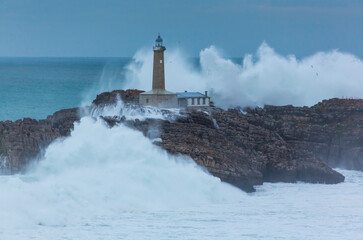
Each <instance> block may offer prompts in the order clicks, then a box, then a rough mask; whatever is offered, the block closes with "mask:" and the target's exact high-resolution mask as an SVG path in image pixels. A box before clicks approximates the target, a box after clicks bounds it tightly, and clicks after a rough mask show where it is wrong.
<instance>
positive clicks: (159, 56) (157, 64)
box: [153, 34, 166, 91]
mask: <svg viewBox="0 0 363 240" xmlns="http://www.w3.org/2000/svg"><path fill="white" fill-rule="evenodd" d="M153 50H154V67H153V90H155V91H165V72H164V51H165V50H166V48H165V47H164V46H163V39H162V38H161V37H160V34H159V35H158V37H157V39H156V40H155V46H154V47H153Z"/></svg>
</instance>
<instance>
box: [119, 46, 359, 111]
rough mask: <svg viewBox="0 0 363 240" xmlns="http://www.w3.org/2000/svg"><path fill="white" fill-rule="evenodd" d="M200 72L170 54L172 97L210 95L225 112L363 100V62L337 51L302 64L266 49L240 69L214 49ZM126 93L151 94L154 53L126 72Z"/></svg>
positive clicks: (143, 54)
mask: <svg viewBox="0 0 363 240" xmlns="http://www.w3.org/2000/svg"><path fill="white" fill-rule="evenodd" d="M199 57H200V59H199V61H200V69H196V68H195V66H193V64H192V61H191V60H190V59H189V58H186V57H185V56H184V55H183V53H182V51H181V50H180V49H176V50H168V51H167V52H166V53H165V78H166V87H167V89H168V90H170V91H184V90H188V91H201V92H203V91H204V90H208V91H209V93H210V96H211V97H212V100H213V101H214V102H215V103H216V104H217V105H218V106H221V107H226V108H227V107H231V106H241V107H245V106H256V105H257V106H263V105H265V104H272V105H287V104H293V105H296V106H305V105H307V106H311V105H313V104H316V103H317V102H319V101H321V100H323V99H328V98H334V97H348V98H349V97H350V98H355V97H363V95H362V94H363V82H362V81H361V76H362V75H363V61H362V60H361V59H359V58H358V57H356V56H354V55H352V54H349V53H343V52H340V51H338V50H332V51H328V52H318V53H315V54H313V55H311V56H309V57H305V58H303V59H297V58H296V57H295V56H294V55H288V56H282V55H280V54H278V53H277V52H275V51H274V49H272V48H271V47H270V46H268V45H267V44H266V43H263V44H262V45H261V46H260V47H259V48H258V50H257V52H256V54H254V55H252V54H246V55H245V56H244V59H243V61H242V62H241V63H240V64H237V63H234V62H232V61H231V60H229V59H228V58H225V57H223V56H222V54H221V53H220V51H219V50H218V49H217V48H216V47H214V46H211V47H208V48H205V49H203V50H202V51H201V52H200V55H199ZM126 70H127V71H126V73H125V77H126V80H127V81H126V83H127V88H139V89H143V90H147V89H150V88H151V80H150V73H151V72H152V52H151V51H145V50H141V51H139V52H137V53H136V54H135V56H134V59H133V62H132V63H131V64H129V66H127V67H126Z"/></svg>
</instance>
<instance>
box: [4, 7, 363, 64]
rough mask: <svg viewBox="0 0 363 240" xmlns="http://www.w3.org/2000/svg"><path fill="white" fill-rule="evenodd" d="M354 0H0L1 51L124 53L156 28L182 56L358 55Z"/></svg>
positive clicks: (362, 50)
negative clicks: (260, 51)
mask: <svg viewBox="0 0 363 240" xmlns="http://www.w3.org/2000/svg"><path fill="white" fill-rule="evenodd" d="M362 25H363V1H361V0H270V1H267V0H261V1H259V0H249V1H247V0H220V1H219V0H200V1H198V0H183V1H181V0H180V1H176V0H153V1H151V0H128V1H126V0H125V1H122V0H0V57H7V56H11V57H20V56H21V57H130V56H133V55H134V54H135V52H136V51H137V50H138V49H140V48H146V47H151V46H152V45H153V43H154V40H155V38H156V36H157V34H158V32H160V33H161V36H162V37H163V39H164V44H165V45H166V47H167V49H168V48H176V47H179V48H181V49H183V51H184V52H185V53H186V54H187V55H188V56H198V55H199V52H200V51H201V50H202V49H204V48H207V47H209V46H211V45H214V46H216V47H217V48H219V49H222V50H223V54H224V55H225V56H228V57H242V56H243V55H245V54H246V53H254V52H255V51H256V49H257V48H258V47H259V46H260V45H261V43H263V42H266V43H267V44H269V45H270V46H271V47H273V48H274V49H275V50H276V51H278V52H279V53H281V54H284V55H285V54H294V55H296V56H297V57H305V56H309V55H312V54H314V53H316V52H318V51H329V50H333V49H338V50H340V51H342V52H349V53H352V54H354V55H356V56H358V57H360V58H363V44H362V42H363V27H362Z"/></svg>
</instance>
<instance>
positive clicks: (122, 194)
mask: <svg viewBox="0 0 363 240" xmlns="http://www.w3.org/2000/svg"><path fill="white" fill-rule="evenodd" d="M0 192H1V193H4V194H2V195H1V196H0V222H1V224H0V230H1V229H2V228H3V229H4V228H5V229H6V228H8V227H19V226H22V227H31V226H34V225H42V226H44V225H47V226H48V225H51V226H63V225H82V224H87V223H89V222H92V221H94V220H95V219H97V218H99V217H102V218H116V217H118V216H119V215H121V214H122V213H124V212H125V211H153V210H166V209H169V210H171V209H178V208H184V207H189V206H198V205H202V204H211V203H228V202H230V203H231V202H235V203H236V202H238V201H240V200H241V199H242V197H243V196H244V195H245V194H244V193H242V192H241V191H240V190H238V189H236V188H234V187H232V186H230V185H228V184H225V183H222V182H221V181H220V180H219V179H218V178H215V177H213V176H211V175H210V174H208V173H207V172H206V171H205V170H203V169H201V168H200V167H199V166H197V165H196V164H195V163H194V161H193V160H192V159H190V158H189V157H187V156H170V155H169V154H168V153H166V152H165V151H164V150H161V149H160V148H158V147H157V146H155V145H153V144H152V142H151V141H150V140H149V139H148V138H146V137H144V136H143V135H142V133H140V132H138V131H136V130H133V129H130V128H127V127H126V126H123V125H122V124H121V125H118V126H115V127H113V128H109V127H108V126H107V125H106V124H105V122H104V121H103V120H101V119H100V118H98V117H96V118H95V117H89V116H85V117H83V118H81V120H80V122H79V123H75V126H74V130H73V131H72V132H71V136H69V137H67V138H64V139H59V140H56V141H55V142H53V143H52V144H51V145H50V146H49V147H48V148H47V149H46V151H45V154H44V158H43V159H42V160H41V161H40V162H39V163H38V164H36V165H35V166H33V167H32V168H31V169H29V170H28V172H27V173H26V174H25V175H15V176H11V177H1V178H0ZM5 219H6V220H5Z"/></svg>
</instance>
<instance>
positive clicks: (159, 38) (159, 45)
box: [155, 34, 163, 47]
mask: <svg viewBox="0 0 363 240" xmlns="http://www.w3.org/2000/svg"><path fill="white" fill-rule="evenodd" d="M155 46H157V47H161V46H163V39H162V38H161V37H160V34H159V35H158V37H157V38H156V40H155Z"/></svg>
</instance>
